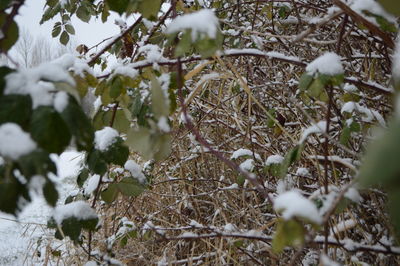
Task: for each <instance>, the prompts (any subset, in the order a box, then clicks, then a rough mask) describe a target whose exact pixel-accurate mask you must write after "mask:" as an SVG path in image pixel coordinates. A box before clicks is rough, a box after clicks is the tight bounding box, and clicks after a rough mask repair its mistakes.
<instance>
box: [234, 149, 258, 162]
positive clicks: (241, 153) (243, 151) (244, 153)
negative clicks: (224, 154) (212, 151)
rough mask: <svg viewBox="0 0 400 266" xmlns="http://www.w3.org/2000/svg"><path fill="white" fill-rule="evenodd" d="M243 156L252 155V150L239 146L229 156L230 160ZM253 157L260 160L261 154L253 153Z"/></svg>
mask: <svg viewBox="0 0 400 266" xmlns="http://www.w3.org/2000/svg"><path fill="white" fill-rule="evenodd" d="M243 156H250V157H253V152H252V151H251V150H248V149H243V148H240V149H238V150H236V151H234V152H233V154H232V156H231V160H233V159H237V158H239V157H243ZM254 157H255V158H256V159H257V160H259V161H261V156H260V155H259V154H258V153H254Z"/></svg>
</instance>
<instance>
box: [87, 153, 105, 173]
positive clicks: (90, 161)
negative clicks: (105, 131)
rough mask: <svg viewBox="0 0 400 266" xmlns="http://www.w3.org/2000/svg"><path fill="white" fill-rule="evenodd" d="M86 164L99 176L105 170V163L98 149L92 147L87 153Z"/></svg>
mask: <svg viewBox="0 0 400 266" xmlns="http://www.w3.org/2000/svg"><path fill="white" fill-rule="evenodd" d="M87 165H88V167H89V170H90V171H91V172H92V173H95V174H98V175H100V176H102V175H104V174H105V173H106V172H107V163H106V161H105V160H104V158H103V156H102V153H101V152H100V151H99V150H96V149H94V150H93V151H92V152H90V153H89V154H88V157H87Z"/></svg>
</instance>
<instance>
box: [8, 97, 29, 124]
mask: <svg viewBox="0 0 400 266" xmlns="http://www.w3.org/2000/svg"><path fill="white" fill-rule="evenodd" d="M31 114H32V100H31V97H30V96H29V95H13V94H9V95H4V96H0V124H3V123H6V122H12V123H16V124H18V125H20V126H21V127H22V128H23V129H27V128H28V125H29V120H30V118H31Z"/></svg>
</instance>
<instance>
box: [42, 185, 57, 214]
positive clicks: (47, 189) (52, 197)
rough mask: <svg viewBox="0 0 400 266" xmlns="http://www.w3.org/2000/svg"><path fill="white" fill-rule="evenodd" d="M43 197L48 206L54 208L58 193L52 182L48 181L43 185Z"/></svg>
mask: <svg viewBox="0 0 400 266" xmlns="http://www.w3.org/2000/svg"><path fill="white" fill-rule="evenodd" d="M43 195H44V198H45V199H46V201H47V203H48V204H49V205H50V206H52V207H55V206H56V204H57V200H58V191H57V189H56V188H55V186H54V184H53V182H51V181H50V180H47V181H46V183H45V185H44V186H43Z"/></svg>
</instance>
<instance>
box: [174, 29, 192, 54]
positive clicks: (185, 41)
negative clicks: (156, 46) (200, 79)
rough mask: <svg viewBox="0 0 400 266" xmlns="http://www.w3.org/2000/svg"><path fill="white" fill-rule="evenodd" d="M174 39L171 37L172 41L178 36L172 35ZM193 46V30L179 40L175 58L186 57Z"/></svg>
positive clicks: (185, 33) (186, 32)
mask: <svg viewBox="0 0 400 266" xmlns="http://www.w3.org/2000/svg"><path fill="white" fill-rule="evenodd" d="M172 36H173V37H170V38H172V39H175V36H176V34H173V35H172ZM191 44H192V36H191V30H187V31H185V32H184V33H183V34H182V37H181V39H180V40H179V43H178V45H177V46H176V47H175V52H174V54H175V57H179V56H184V55H185V54H186V53H188V52H189V51H190V49H191Z"/></svg>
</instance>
